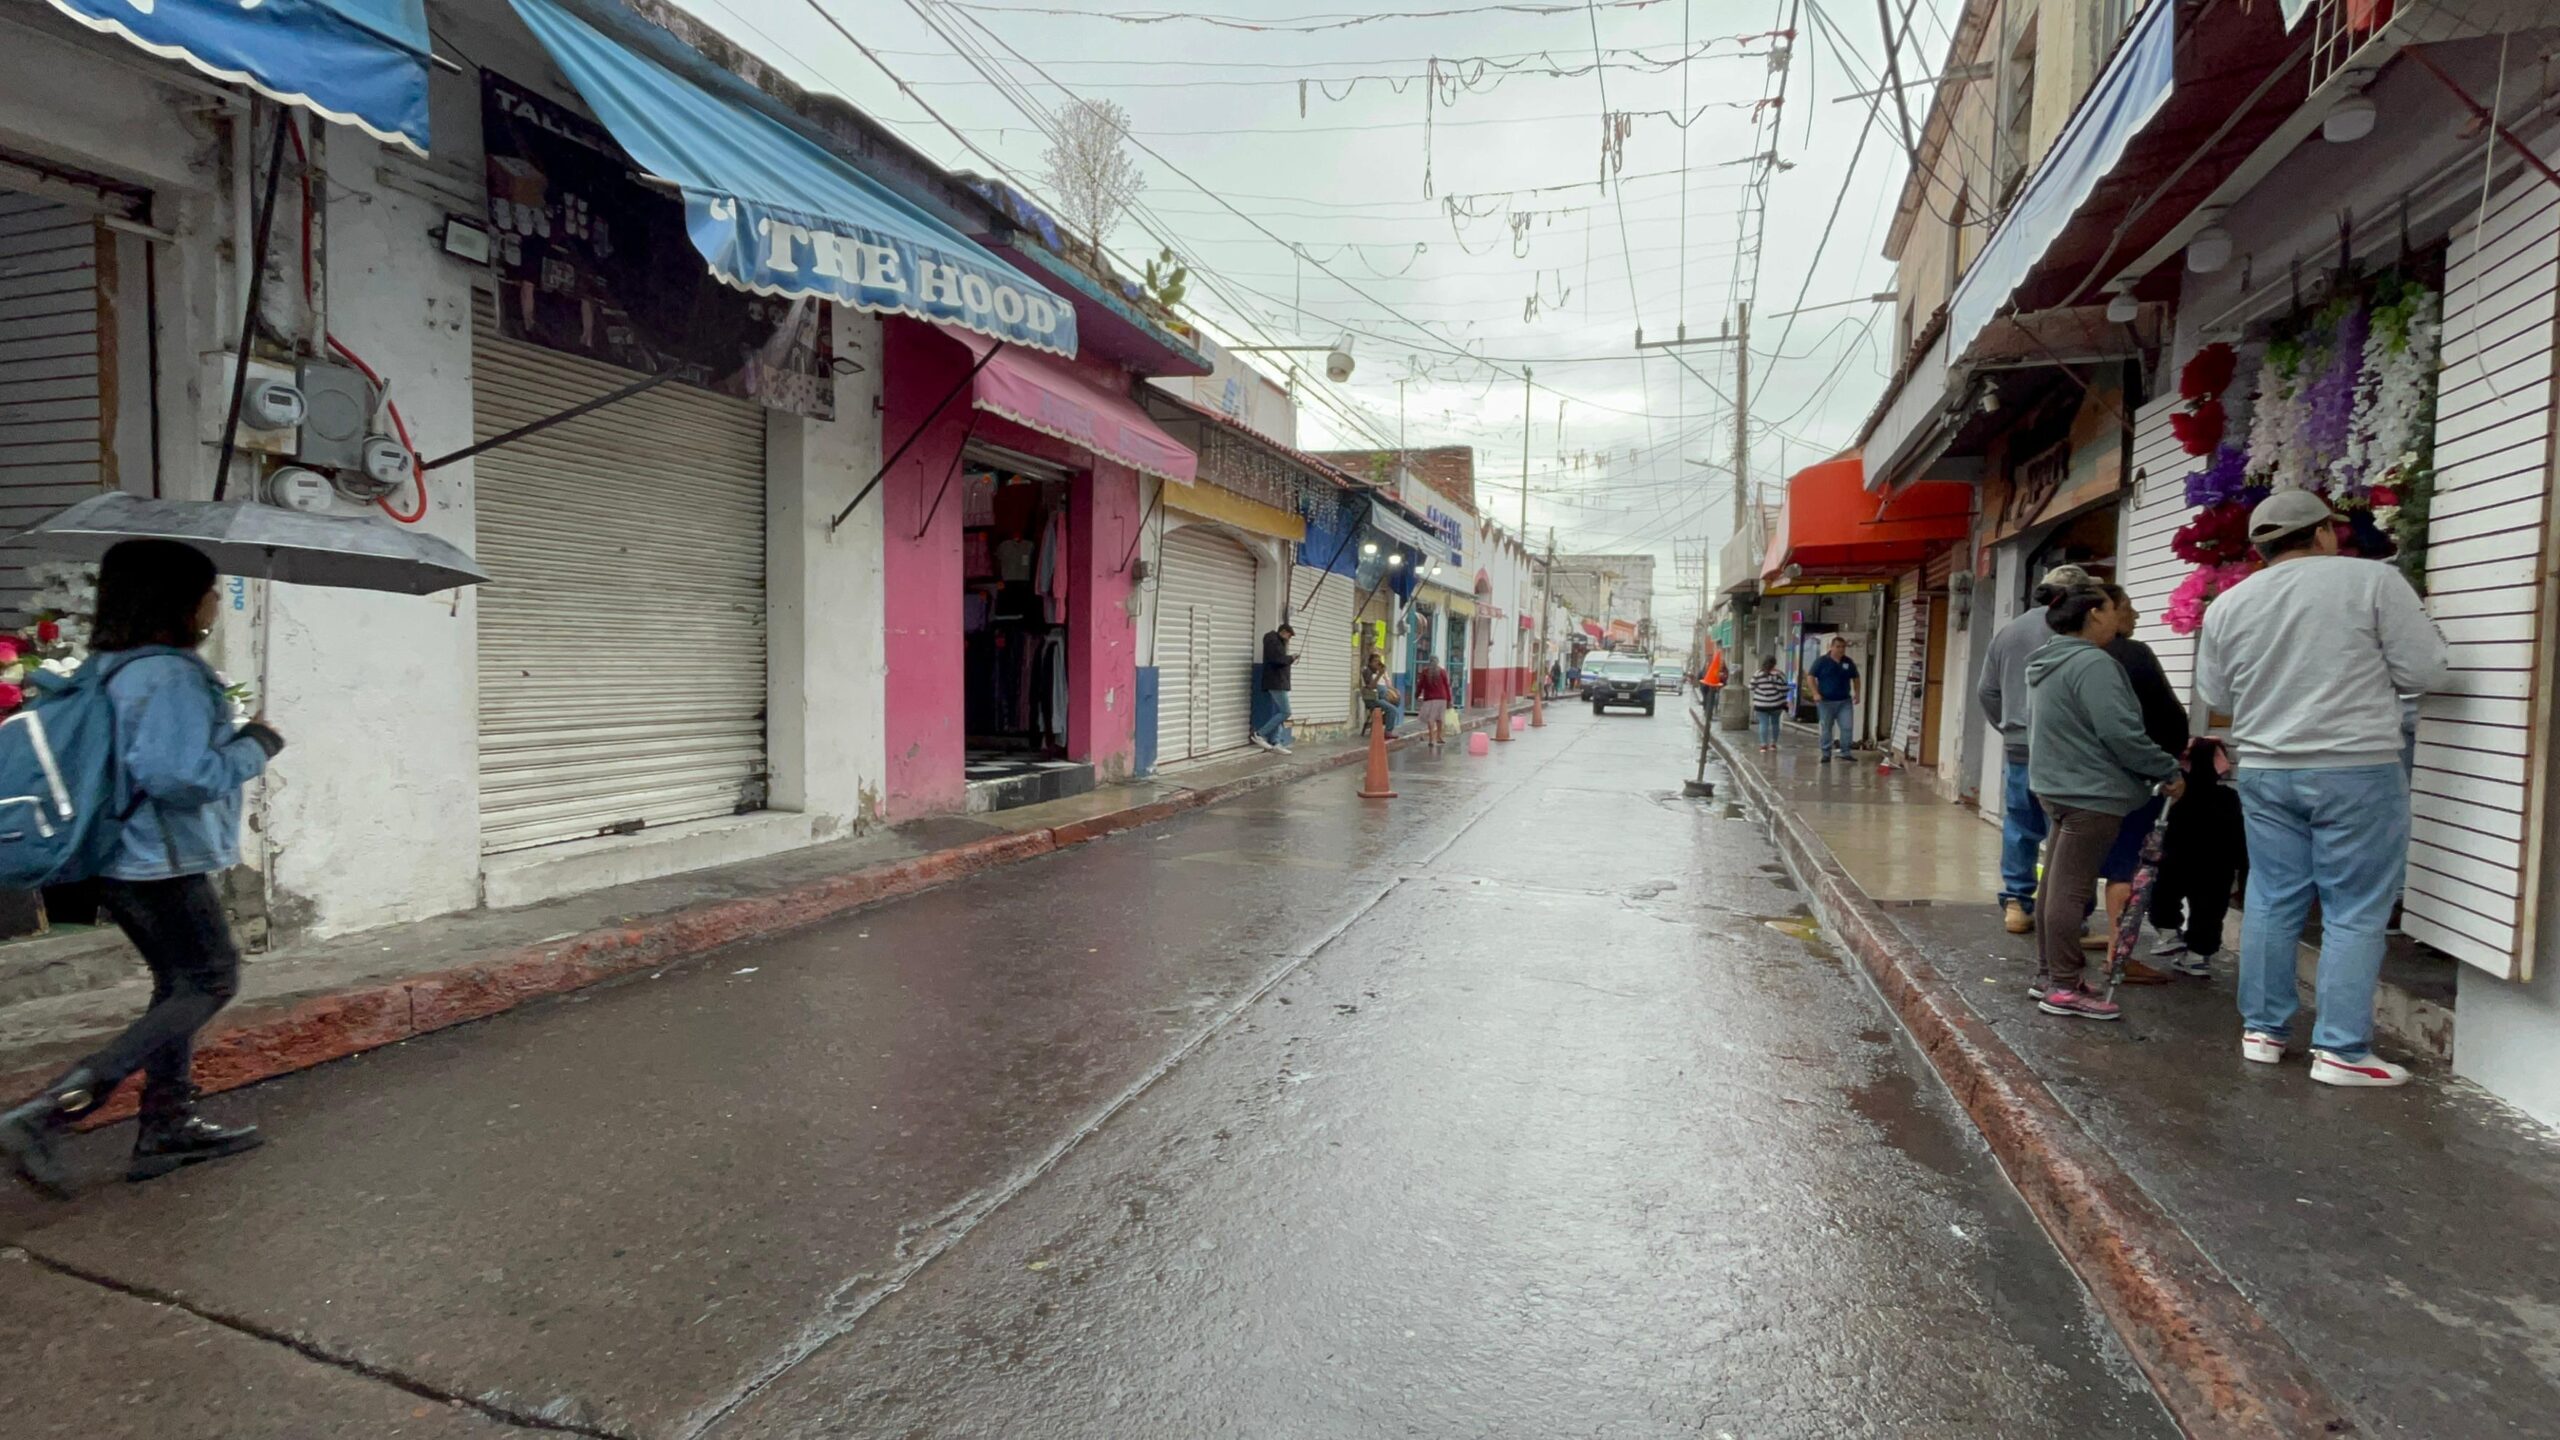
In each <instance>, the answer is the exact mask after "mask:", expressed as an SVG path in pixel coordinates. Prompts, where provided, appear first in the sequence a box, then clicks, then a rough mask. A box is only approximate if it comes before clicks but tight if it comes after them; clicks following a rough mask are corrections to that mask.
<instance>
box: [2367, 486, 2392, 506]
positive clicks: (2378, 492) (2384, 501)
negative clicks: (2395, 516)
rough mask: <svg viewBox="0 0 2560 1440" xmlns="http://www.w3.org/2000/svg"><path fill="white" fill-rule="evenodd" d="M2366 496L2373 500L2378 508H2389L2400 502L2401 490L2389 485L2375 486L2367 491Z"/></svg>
mask: <svg viewBox="0 0 2560 1440" xmlns="http://www.w3.org/2000/svg"><path fill="white" fill-rule="evenodd" d="M2365 497H2366V498H2367V499H2369V500H2371V501H2372V502H2373V504H2374V506H2375V508H2377V509H2383V510H2387V509H2389V508H2391V507H2392V506H2394V505H2397V504H2399V503H2400V492H2399V491H2397V490H2394V489H2392V488H2391V487H2390V486H2388V485H2376V486H2374V487H2373V488H2372V489H2370V490H2367V491H2366V492H2365Z"/></svg>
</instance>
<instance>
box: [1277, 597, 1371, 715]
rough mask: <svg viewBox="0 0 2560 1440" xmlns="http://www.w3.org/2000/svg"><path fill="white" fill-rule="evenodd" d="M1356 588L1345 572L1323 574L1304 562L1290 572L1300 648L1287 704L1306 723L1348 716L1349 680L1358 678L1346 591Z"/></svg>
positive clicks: (1292, 620)
mask: <svg viewBox="0 0 2560 1440" xmlns="http://www.w3.org/2000/svg"><path fill="white" fill-rule="evenodd" d="M1319 582H1321V583H1319ZM1359 588H1360V587H1359V585H1358V584H1357V583H1356V582H1354V581H1353V580H1352V578H1351V577H1350V576H1348V575H1336V576H1334V577H1333V578H1331V579H1329V580H1328V579H1326V578H1325V572H1324V571H1322V570H1318V569H1316V568H1314V567H1313V566H1309V565H1299V566H1295V567H1292V568H1291V570H1290V572H1289V623H1290V624H1292V625H1294V626H1296V627H1297V630H1298V652H1299V660H1298V666H1297V673H1296V674H1295V675H1294V676H1293V677H1292V679H1291V680H1290V684H1291V685H1292V686H1294V687H1295V688H1294V689H1293V690H1292V691H1291V692H1290V695H1289V709H1290V712H1291V713H1292V714H1294V715H1296V716H1297V717H1298V718H1300V719H1302V720H1305V721H1307V722H1309V723H1310V724H1317V725H1344V724H1349V723H1350V721H1351V686H1352V682H1353V681H1354V680H1355V679H1357V678H1358V676H1357V674H1356V673H1355V672H1356V670H1357V668H1358V667H1357V662H1356V661H1355V660H1354V659H1353V656H1354V655H1355V654H1356V653H1357V645H1356V643H1355V641H1356V637H1355V636H1354V635H1353V634H1352V633H1351V592H1352V591H1354V590H1357V589H1359Z"/></svg>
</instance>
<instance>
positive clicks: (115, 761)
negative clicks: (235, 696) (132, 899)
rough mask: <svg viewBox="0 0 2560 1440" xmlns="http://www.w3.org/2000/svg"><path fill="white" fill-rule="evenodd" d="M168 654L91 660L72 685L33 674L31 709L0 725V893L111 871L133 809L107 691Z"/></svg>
mask: <svg viewBox="0 0 2560 1440" xmlns="http://www.w3.org/2000/svg"><path fill="white" fill-rule="evenodd" d="M162 653H177V652H175V651H171V650H169V649H168V648H167V647H164V646H149V647H145V648H142V649H137V650H123V651H116V652H113V653H110V654H105V655H97V656H93V657H91V658H90V659H89V660H88V661H86V662H85V663H83V664H82V665H81V666H80V668H79V669H78V670H76V671H74V672H72V674H71V675H70V676H68V677H63V676H58V675H54V674H51V673H49V672H46V671H31V672H30V679H29V681H28V689H29V691H30V692H31V694H32V697H33V698H32V699H30V700H29V701H28V703H27V707H26V708H25V709H23V710H21V711H19V712H18V713H17V714H15V715H12V716H10V717H9V718H8V719H7V720H5V721H0V885H5V886H8V887H10V888H12V889H19V890H34V889H39V888H41V887H43V886H46V885H65V884H69V883H71V882H73V881H75V880H87V879H90V878H91V877H93V876H95V875H97V874H99V873H100V872H101V871H103V870H105V869H106V867H107V864H108V862H109V861H111V860H113V859H114V858H115V854H116V847H117V846H118V845H119V844H120V843H121V842H122V841H123V838H124V825H125V821H127V820H129V819H131V818H132V817H133V811H134V808H135V807H134V806H132V805H128V804H126V803H124V802H125V792H126V791H127V790H128V789H130V788H131V786H130V785H129V784H128V783H127V781H126V779H125V773H124V754H123V750H122V747H120V746H119V745H118V744H117V743H116V708H115V702H114V700H112V699H111V698H109V696H108V695H107V681H108V680H109V679H111V678H113V677H114V675H115V673H116V672H117V671H118V670H121V669H123V668H124V667H125V666H126V665H127V664H128V663H130V662H132V661H134V660H138V659H140V658H142V657H143V656H145V655H151V654H162Z"/></svg>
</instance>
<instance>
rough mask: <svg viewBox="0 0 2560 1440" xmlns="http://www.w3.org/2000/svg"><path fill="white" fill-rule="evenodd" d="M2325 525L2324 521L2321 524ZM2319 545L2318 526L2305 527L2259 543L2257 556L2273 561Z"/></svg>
mask: <svg viewBox="0 0 2560 1440" xmlns="http://www.w3.org/2000/svg"><path fill="white" fill-rule="evenodd" d="M2326 523H2327V522H2326V521H2323V522H2322V524H2326ZM2319 543H2320V526H2319V525H2305V526H2303V527H2302V528H2301V529H2299V530H2296V531H2294V532H2292V533H2291V534H2288V535H2279V536H2277V537H2276V538H2274V539H2273V540H2261V541H2259V542H2258V554H2259V555H2261V556H2262V557H2264V558H2266V559H2269V560H2273V559H2275V558H2276V557H2277V556H2279V555H2291V554H2294V553H2296V552H2298V551H2303V550H2309V549H2312V548H2313V547H2315V546H2317V545H2318V544H2319Z"/></svg>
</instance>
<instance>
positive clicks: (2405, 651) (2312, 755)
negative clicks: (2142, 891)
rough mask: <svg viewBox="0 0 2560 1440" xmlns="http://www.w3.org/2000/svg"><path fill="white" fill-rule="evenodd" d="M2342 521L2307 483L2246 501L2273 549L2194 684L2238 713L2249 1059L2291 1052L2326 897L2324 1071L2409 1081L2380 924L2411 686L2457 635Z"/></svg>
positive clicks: (2404, 831) (2208, 623) (2314, 1069)
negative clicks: (2354, 540)
mask: <svg viewBox="0 0 2560 1440" xmlns="http://www.w3.org/2000/svg"><path fill="white" fill-rule="evenodd" d="M2337 518H2338V517H2337V515H2336V514H2335V513H2333V512H2332V511H2331V510H2330V509H2329V506H2328V502H2326V501H2324V500H2322V499H2321V498H2320V497H2319V496H2317V495H2314V494H2312V493H2311V492H2309V491H2307V490H2279V491H2277V492H2276V493H2275V494H2273V495H2271V496H2269V497H2267V498H2266V499H2265V500H2263V501H2260V502H2259V504H2258V508H2257V509H2255V510H2252V511H2251V512H2249V539H2250V541H2251V543H2253V544H2255V545H2256V546H2257V547H2258V550H2259V553H2260V554H2262V555H2264V556H2265V557H2266V560H2267V567H2266V569H2264V570H2262V571H2260V572H2259V573H2257V574H2255V575H2252V576H2250V577H2249V578H2248V579H2247V580H2246V581H2244V582H2243V583H2241V584H2240V585H2239V586H2237V587H2235V588H2234V589H2232V590H2231V591H2230V593H2228V594H2226V595H2223V596H2222V597H2221V598H2219V599H2217V600H2215V601H2214V602H2213V604H2212V606H2211V607H2210V608H2208V609H2207V610H2206V611H2205V617H2204V636H2203V641H2202V643H2201V644H2200V645H2199V646H2198V647H2197V651H2196V691H2197V693H2198V694H2199V695H2201V696H2202V697H2203V699H2204V702H2205V703H2206V704H2207V705H2209V706H2211V707H2213V708H2214V709H2216V710H2220V711H2225V712H2228V713H2229V714H2230V716H2231V749H2232V754H2233V757H2234V758H2235V759H2236V760H2237V761H2238V763H2239V774H2238V786H2239V790H2240V807H2241V812H2242V815H2243V817H2244V819H2245V821H2246V824H2247V827H2248V834H2249V911H2248V921H2247V924H2246V926H2245V928H2244V933H2243V935H2242V938H2241V947H2240V1018H2241V1023H2242V1027H2243V1028H2242V1032H2241V1037H2240V1053H2241V1054H2242V1055H2243V1056H2245V1057H2246V1058H2248V1059H2250V1060H2255V1061H2258V1062H2260V1063H2261V1064H2268V1065H2273V1064H2278V1063H2281V1062H2282V1061H2283V1059H2284V1050H2285V1041H2286V1037H2287V1033H2288V1030H2289V1027H2290V1026H2291V1024H2292V1021H2293V1013H2294V1011H2295V1010H2296V1009H2297V1008H2298V997H2297V995H2296V992H2295V984H2294V960H2293V957H2294V949H2295V947H2296V945H2298V944H2299V943H2300V941H2301V938H2302V926H2303V923H2304V921H2305V920H2307V919H2308V918H2309V916H2310V910H2311V901H2312V897H2313V896H2315V895H2316V896H2318V897H2319V900H2320V981H2319V1008H2320V1015H2319V1020H2318V1022H2317V1023H2316V1024H2315V1025H2314V1026H2313V1027H2312V1032H2311V1078H2312V1079H2314V1080H2318V1081H2321V1082H2323V1083H2325V1084H2330V1085H2401V1084H2406V1083H2407V1082H2408V1079H2409V1072H2408V1071H2406V1070H2404V1069H2402V1068H2400V1067H2399V1066H2397V1065H2394V1064H2392V1063H2391V1062H2389V1061H2387V1060H2382V1059H2378V1058H2376V1057H2375V1056H2374V1054H2373V1052H2372V1044H2373V992H2374V986H2375V984H2376V982H2377V980H2378V979H2379V978H2380V976H2381V973H2382V935H2383V927H2384V925H2385V923H2386V922H2387V921H2388V920H2389V918H2390V915H2391V907H2392V905H2393V904H2394V903H2395V902H2396V901H2397V900H2398V899H2399V895H2400V884H2401V874H2402V871H2403V870H2404V869H2405V868H2406V866H2407V864H2408V859H2409V777H2408V772H2407V771H2406V770H2405V769H2403V768H2402V764H2401V727H2400V697H2401V696H2402V695H2404V694H2419V693H2423V692H2425V691H2428V690H2432V689H2434V688H2435V687H2436V686H2437V685H2439V684H2441V683H2443V681H2444V677H2445V672H2446V660H2447V653H2446V650H2445V643H2444V637H2443V636H2442V635H2440V634H2438V633H2437V631H2436V627H2435V624H2434V622H2432V621H2430V620H2429V619H2428V618H2427V611H2426V607H2425V606H2424V605H2423V604H2421V603H2420V602H2419V600H2418V596H2417V592H2415V591H2414V590H2412V589H2410V588H2409V583H2408V581H2407V580H2405V579H2403V578H2402V577H2401V575H2400V572H2399V571H2398V570H2397V569H2396V568H2394V567H2393V566H2391V565H2388V564H2385V563H2383V562H2381V561H2378V560H2354V559H2349V558H2347V557H2344V556H2342V555H2340V554H2339V553H2338V532H2337V528H2336V521H2337Z"/></svg>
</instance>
